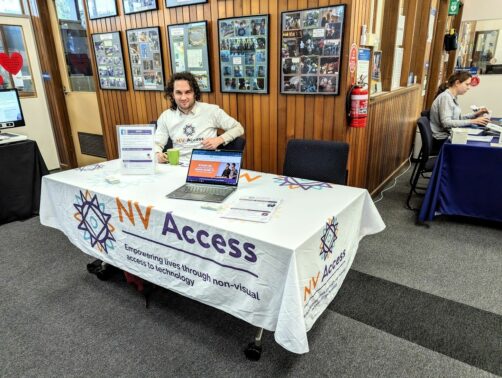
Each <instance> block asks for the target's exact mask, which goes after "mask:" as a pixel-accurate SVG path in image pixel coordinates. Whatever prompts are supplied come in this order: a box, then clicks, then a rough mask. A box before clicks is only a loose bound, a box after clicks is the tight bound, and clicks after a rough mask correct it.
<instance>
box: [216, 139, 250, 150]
mask: <svg viewBox="0 0 502 378" xmlns="http://www.w3.org/2000/svg"><path fill="white" fill-rule="evenodd" d="M245 146H246V139H244V138H242V137H237V138H235V139H234V140H233V141H231V142H229V143H228V144H227V145H225V146H223V145H221V146H220V149H222V150H234V151H244V147H245Z"/></svg>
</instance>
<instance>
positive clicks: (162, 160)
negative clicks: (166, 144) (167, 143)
mask: <svg viewBox="0 0 502 378" xmlns="http://www.w3.org/2000/svg"><path fill="white" fill-rule="evenodd" d="M157 161H158V162H159V163H167V157H166V155H164V153H162V152H157Z"/></svg>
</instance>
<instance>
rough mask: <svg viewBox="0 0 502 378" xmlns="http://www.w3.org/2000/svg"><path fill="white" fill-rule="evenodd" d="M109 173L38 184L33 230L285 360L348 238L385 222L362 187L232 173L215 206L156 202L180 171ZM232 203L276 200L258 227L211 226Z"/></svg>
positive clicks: (343, 271) (91, 171)
mask: <svg viewBox="0 0 502 378" xmlns="http://www.w3.org/2000/svg"><path fill="white" fill-rule="evenodd" d="M156 169H157V173H156V174H155V175H150V176H130V175H121V179H120V183H118V184H115V185H114V184H109V183H107V182H106V180H105V178H106V177H107V176H110V175H116V174H117V173H119V172H120V162H119V161H117V160H115V161H110V162H106V163H100V164H96V165H91V166H88V167H84V168H80V169H74V170H69V171H64V172H61V173H57V174H52V175H49V176H46V177H44V179H43V183H42V202H41V209H40V220H41V223H42V224H44V225H46V226H50V227H54V228H57V229H59V230H61V231H63V232H64V233H65V234H66V236H67V237H68V238H69V240H70V241H71V242H72V243H73V244H74V245H76V246H77V247H78V248H80V249H81V250H82V251H83V252H85V253H87V254H89V255H90V256H92V257H95V258H99V259H101V260H103V261H105V262H107V263H109V264H112V265H114V266H116V267H119V268H120V269H123V270H126V271H128V272H129V273H132V274H134V275H136V276H139V277H142V278H143V279H145V280H148V281H150V282H153V283H155V284H157V285H160V286H163V287H165V288H167V289H170V290H173V291H175V292H177V293H180V294H181V295H184V296H186V297H189V298H192V299H195V300H197V301H199V302H202V303H205V304H208V305H210V306H213V307H215V308H218V309H220V310H223V311H225V312H227V313H229V314H232V315H234V316H236V317H237V318H240V319H242V320H244V321H246V322H248V323H250V324H252V325H255V326H257V327H261V328H264V329H267V330H270V331H275V334H274V337H275V340H276V341H277V342H278V343H279V344H280V345H282V346H283V347H284V348H286V349H288V350H289V351H292V352H295V353H306V352H308V350H309V348H308V341H307V331H308V330H309V329H310V328H311V327H312V325H313V324H314V322H315V321H316V319H317V318H318V317H319V316H320V315H321V313H322V312H323V311H324V309H325V308H326V307H327V306H328V304H329V303H330V302H331V301H332V299H333V298H334V296H335V295H336V293H337V292H338V290H339V288H340V285H341V284H342V281H343V280H344V278H345V276H346V275H347V273H348V271H349V268H350V266H351V264H352V261H353V260H354V256H355V254H356V251H357V248H358V245H359V241H360V239H361V238H362V237H363V236H365V235H369V234H373V233H377V232H379V231H381V230H383V229H384V228H385V225H384V223H383V221H382V219H381V217H380V215H379V214H378V211H377V210H376V207H375V206H374V204H373V202H372V200H371V198H370V196H369V194H368V192H367V191H366V190H365V189H359V188H351V187H345V186H338V185H333V184H326V183H321V182H314V181H311V180H299V179H293V178H289V177H283V176H277V175H272V174H266V173H261V172H253V171H246V170H242V171H241V178H240V182H239V189H238V190H237V192H236V193H234V194H233V195H232V196H230V197H229V198H227V200H226V201H225V203H224V204H223V205H222V208H223V210H219V211H214V210H207V209H203V208H202V207H201V206H204V205H207V203H204V202H196V201H183V200H174V199H168V198H166V197H165V195H166V194H167V193H169V192H171V191H172V190H174V189H176V188H177V187H179V186H180V185H182V184H183V183H184V182H185V178H186V173H187V168H186V167H181V166H169V165H158V166H157V168H156ZM243 196H264V197H273V198H279V199H281V200H282V202H281V204H280V206H279V208H278V209H277V211H276V213H275V214H274V216H273V218H272V219H271V220H270V222H268V223H266V224H263V223H256V222H246V221H240V220H232V219H225V218H221V217H220V215H221V212H222V211H224V209H225V208H227V207H228V206H229V204H231V203H233V202H235V201H237V199H238V198H240V197H243Z"/></svg>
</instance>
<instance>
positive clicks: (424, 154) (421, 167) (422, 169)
mask: <svg viewBox="0 0 502 378" xmlns="http://www.w3.org/2000/svg"><path fill="white" fill-rule="evenodd" d="M417 125H418V129H419V130H420V138H421V140H422V148H421V149H420V154H419V155H418V161H417V162H416V163H415V167H414V168H413V172H412V173H411V178H410V184H411V188H410V193H409V194H408V199H407V200H406V206H407V207H408V209H410V210H417V209H414V208H412V207H411V205H410V201H411V197H412V195H413V193H415V194H419V193H418V192H417V189H426V188H421V187H418V186H417V184H418V180H419V179H420V177H423V178H426V179H428V177H427V176H425V175H424V174H425V173H430V172H432V170H433V169H434V164H435V163H436V156H430V155H431V151H432V138H433V137H432V130H431V126H430V123H429V119H428V118H427V117H424V116H422V117H420V118H419V119H418V121H417Z"/></svg>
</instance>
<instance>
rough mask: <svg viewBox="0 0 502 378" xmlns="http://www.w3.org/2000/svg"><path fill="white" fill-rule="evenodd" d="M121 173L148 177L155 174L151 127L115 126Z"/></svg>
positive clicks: (153, 129)
mask: <svg viewBox="0 0 502 378" xmlns="http://www.w3.org/2000/svg"><path fill="white" fill-rule="evenodd" d="M117 129H118V130H117V132H118V141H119V154H120V159H121V160H122V173H123V174H133V175H141V174H144V175H149V174H154V173H155V150H154V143H155V142H154V135H155V128H154V126H153V125H127V126H126V125H119V126H117Z"/></svg>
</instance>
